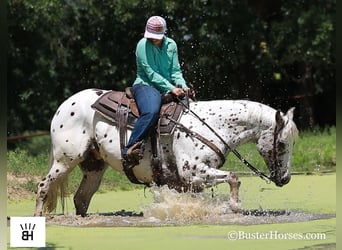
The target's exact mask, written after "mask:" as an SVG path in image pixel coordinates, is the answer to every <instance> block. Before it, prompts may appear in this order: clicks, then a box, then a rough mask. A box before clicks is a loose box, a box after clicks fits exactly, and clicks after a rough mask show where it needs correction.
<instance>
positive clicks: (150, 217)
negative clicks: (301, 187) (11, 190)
mask: <svg viewBox="0 0 342 250" xmlns="http://www.w3.org/2000/svg"><path fill="white" fill-rule="evenodd" d="M151 192H152V194H153V202H152V203H150V204H148V205H145V206H143V207H142V208H141V211H125V210H120V211H116V212H107V213H93V214H89V215H88V216H86V217H81V216H76V215H75V214H66V215H51V216H49V217H47V224H50V225H63V226H80V227H95V226H96V227H113V226H114V227H115V226H127V227H129V226H135V227H136V226H172V225H193V224H206V225H232V224H234V225H256V224H272V223H290V222H302V221H311V220H317V219H327V218H333V217H336V215H335V214H313V213H306V212H302V211H299V210H297V211H295V210H270V209H268V210H265V209H261V208H255V209H249V210H243V211H241V212H240V213H234V212H233V211H231V210H230V208H229V204H228V202H227V200H228V196H227V195H222V194H218V195H217V194H216V195H214V194H213V193H210V192H204V193H198V194H193V193H178V192H176V191H174V190H170V189H168V188H167V187H161V188H160V187H153V188H151Z"/></svg>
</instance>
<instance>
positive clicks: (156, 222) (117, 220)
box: [46, 210, 336, 227]
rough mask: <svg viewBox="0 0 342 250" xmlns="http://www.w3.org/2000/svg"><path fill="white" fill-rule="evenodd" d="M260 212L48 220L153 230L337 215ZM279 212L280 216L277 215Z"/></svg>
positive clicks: (53, 217) (128, 214)
mask: <svg viewBox="0 0 342 250" xmlns="http://www.w3.org/2000/svg"><path fill="white" fill-rule="evenodd" d="M253 211H256V213H255V214H252V213H249V214H248V215H247V214H242V213H239V214H236V213H226V214H220V215H216V216H208V217H203V218H198V219H194V220H192V221H189V220H175V219H166V220H162V219H158V218H156V217H145V216H143V214H142V212H141V213H136V212H133V211H124V210H122V211H117V212H109V213H100V214H89V215H87V216H86V217H81V216H77V215H72V214H69V215H51V216H49V217H47V218H46V223H47V224H48V225H60V226H75V227H152V226H158V227H160V226H175V225H192V224H205V225H257V224H273V223H291V222H303V221H311V220H319V219H329V218H334V217H336V215H335V214H310V213H304V212H295V211H285V212H284V211H262V210H253ZM278 213H279V215H277V214H278Z"/></svg>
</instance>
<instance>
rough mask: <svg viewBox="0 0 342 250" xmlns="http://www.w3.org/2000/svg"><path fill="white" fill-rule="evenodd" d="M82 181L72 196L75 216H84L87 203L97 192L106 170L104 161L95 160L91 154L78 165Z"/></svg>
mask: <svg viewBox="0 0 342 250" xmlns="http://www.w3.org/2000/svg"><path fill="white" fill-rule="evenodd" d="M80 167H81V170H82V172H83V179H82V181H81V184H80V186H79V188H78V190H77V192H76V194H75V196H74V204H75V208H76V214H77V215H81V216H82V217H84V216H86V213H87V210H88V207H89V203H90V200H91V198H92V197H93V195H94V193H95V192H96V191H97V190H98V188H99V186H100V184H101V180H102V177H103V174H104V172H105V170H106V167H105V164H104V161H103V160H101V159H96V158H95V157H94V156H93V155H92V154H91V153H90V154H89V155H88V157H87V158H86V160H84V161H83V162H82V163H81V164H80Z"/></svg>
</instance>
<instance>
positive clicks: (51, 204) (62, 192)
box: [43, 146, 68, 214]
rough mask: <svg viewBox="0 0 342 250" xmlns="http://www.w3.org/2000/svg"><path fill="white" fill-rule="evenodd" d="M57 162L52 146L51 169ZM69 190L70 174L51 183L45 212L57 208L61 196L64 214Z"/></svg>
mask: <svg viewBox="0 0 342 250" xmlns="http://www.w3.org/2000/svg"><path fill="white" fill-rule="evenodd" d="M54 162H55V159H54V156H53V149H52V146H51V150H50V157H49V170H50V169H51V168H52V166H53V164H54ZM67 190H68V175H67V174H65V175H64V176H63V177H62V178H58V179H56V180H55V181H54V182H51V183H50V187H49V191H48V194H47V197H46V200H45V202H44V208H43V209H44V212H46V213H51V212H53V211H55V210H56V208H57V203H58V202H57V201H58V197H60V203H61V208H62V213H63V214H64V208H65V201H66V197H67Z"/></svg>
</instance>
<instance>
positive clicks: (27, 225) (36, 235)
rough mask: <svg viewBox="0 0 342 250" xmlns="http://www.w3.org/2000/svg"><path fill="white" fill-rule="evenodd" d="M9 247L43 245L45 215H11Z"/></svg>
mask: <svg viewBox="0 0 342 250" xmlns="http://www.w3.org/2000/svg"><path fill="white" fill-rule="evenodd" d="M10 227H11V229H10V232H11V247H45V217H11V221H10Z"/></svg>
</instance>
